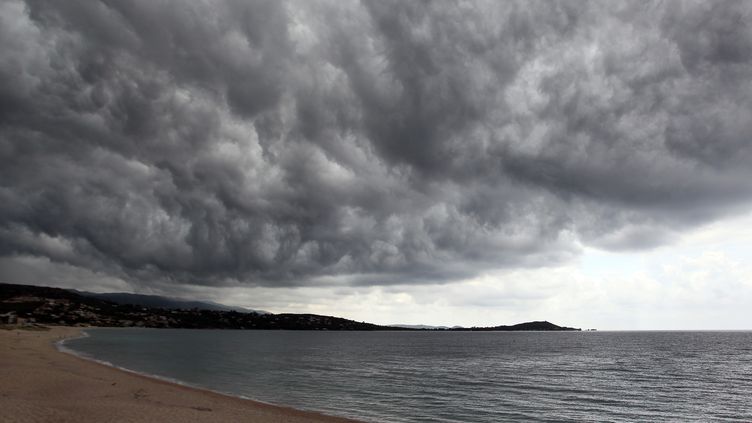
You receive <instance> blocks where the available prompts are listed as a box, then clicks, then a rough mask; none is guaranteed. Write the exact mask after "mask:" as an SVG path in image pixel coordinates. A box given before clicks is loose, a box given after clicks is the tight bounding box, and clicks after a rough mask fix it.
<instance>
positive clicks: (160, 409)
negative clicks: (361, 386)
mask: <svg viewBox="0 0 752 423" xmlns="http://www.w3.org/2000/svg"><path fill="white" fill-rule="evenodd" d="M83 330H84V328H78V327H69V326H52V327H50V328H49V330H45V331H42V330H33V331H29V330H21V329H10V330H0V409H3V410H5V412H4V414H5V416H4V418H9V420H4V421H7V422H18V423H25V422H36V421H48V420H54V421H60V422H97V421H102V420H110V421H129V422H158V421H186V422H215V421H216V422H220V421H221V422H226V421H246V422H247V421H253V422H262V423H263V422H270V423H276V422H290V423H297V422H322V423H328V422H333V423H334V422H340V423H357V422H358V421H357V420H353V419H348V418H345V417H338V416H329V415H325V414H322V413H318V412H314V411H306V410H298V409H295V408H291V407H285V406H280V405H275V404H269V403H265V402H261V401H257V400H253V399H247V398H242V397H238V396H233V395H230V394H226V393H221V392H216V391H212V390H209V389H205V388H199V387H194V386H190V385H186V384H182V383H180V382H178V381H174V382H173V381H170V380H165V379H163V378H159V377H155V376H151V375H146V374H142V373H139V372H136V371H133V370H130V369H121V368H119V367H116V366H114V365H110V364H106V363H103V362H100V361H96V360H95V359H91V358H88V357H83V356H80V355H78V354H76V353H74V352H68V351H65V350H63V349H62V348H65V346H64V343H65V341H66V340H69V339H73V338H75V337H77V336H82V334H83Z"/></svg>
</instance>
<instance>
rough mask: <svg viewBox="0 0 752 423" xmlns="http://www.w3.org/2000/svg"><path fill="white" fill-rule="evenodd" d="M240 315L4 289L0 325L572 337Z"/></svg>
mask: <svg viewBox="0 0 752 423" xmlns="http://www.w3.org/2000/svg"><path fill="white" fill-rule="evenodd" d="M242 310H244V309H241V311H239V310H238V309H233V308H231V307H227V306H224V305H221V304H216V303H208V302H201V301H184V300H176V299H172V298H168V297H159V296H151V295H138V294H122V293H112V294H92V293H88V292H80V291H76V290H68V289H60V288H49V287H41V286H33V285H12V284H0V323H14V322H33V323H39V324H52V325H72V326H114V327H149V328H196V329H287V330H451V331H457V330H468V331H568V330H579V329H574V328H568V327H562V326H557V325H555V324H553V323H549V322H546V321H538V322H527V323H520V324H517V325H512V326H489V327H473V328H462V327H452V328H446V327H433V326H407V325H406V326H396V325H395V326H381V325H376V324H373V323H366V322H356V321H354V320H348V319H343V318H341V317H333V316H321V315H317V314H293V313H282V314H272V313H267V312H260V311H255V310H249V311H247V312H245V311H242Z"/></svg>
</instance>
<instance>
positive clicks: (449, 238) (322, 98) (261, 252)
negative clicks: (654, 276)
mask: <svg viewBox="0 0 752 423" xmlns="http://www.w3.org/2000/svg"><path fill="white" fill-rule="evenodd" d="M751 10H752V4H751V3H749V2H742V1H739V2H734V1H725V2H687V1H681V2H626V3H618V2H607V3H604V2H581V1H572V2H549V1H545V2H543V1H541V2H536V1H532V2H531V1H523V2H498V1H488V2H482V1H477V2H456V3H455V2H444V1H436V2H422V1H421V2H418V1H394V2H392V1H367V2H346V1H291V2H282V1H191V2H184V1H153V0H148V1H147V0H143V1H92V0H71V1H64V2H62V1H53V0H49V1H45V0H27V1H18V0H7V1H3V2H2V3H0V163H2V166H0V256H3V257H5V258H13V257H19V258H24V259H28V258H30V257H31V258H34V257H36V258H39V259H44V260H45V262H50V263H59V264H61V265H64V266H66V267H68V268H74V269H82V270H81V271H84V270H85V271H86V272H95V273H96V274H99V275H105V276H107V277H113V278H120V279H122V280H126V281H128V282H129V283H131V284H133V285H149V284H152V283H160V284H167V285H169V284H172V283H175V284H193V285H238V284H241V285H248V286H298V285H309V286H310V285H322V284H342V285H379V284H395V283H400V284H410V283H436V282H450V281H455V280H460V279H463V278H468V277H472V276H474V275H477V274H479V273H481V272H483V271H486V270H490V269H498V268H515V267H538V266H547V265H551V264H555V263H561V262H565V261H567V260H571V259H572V258H574V257H576V256H577V255H578V253H579V251H580V250H581V248H582V247H583V246H595V247H598V248H604V249H611V250H622V249H642V248H650V247H654V246H657V245H662V244H665V243H670V242H671V241H672V239H673V238H674V237H675V235H676V234H677V233H681V231H684V230H687V229H690V228H693V227H696V226H698V225H701V224H704V223H707V222H711V221H713V220H715V219H719V218H721V217H723V216H727V215H730V214H734V213H738V212H740V211H742V210H747V209H748V208H749V203H750V200H752V184H751V183H750V181H751V180H752V165H751V164H752V119H750V116H752V115H751V114H750V113H751V112H752V30H751V29H750V27H749V25H748V22H750V11H751ZM1 262H3V263H4V262H6V261H5V259H4V260H3V261H1ZM0 273H2V272H0Z"/></svg>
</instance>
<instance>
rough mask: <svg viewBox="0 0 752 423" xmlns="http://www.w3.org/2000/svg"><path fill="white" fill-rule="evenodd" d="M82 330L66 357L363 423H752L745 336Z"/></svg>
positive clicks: (750, 343)
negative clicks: (81, 357) (75, 355)
mask: <svg viewBox="0 0 752 423" xmlns="http://www.w3.org/2000/svg"><path fill="white" fill-rule="evenodd" d="M88 332H89V334H90V335H91V336H90V337H88V338H81V339H76V340H71V341H68V342H67V343H66V344H65V345H66V347H68V348H70V349H73V350H75V351H77V352H79V353H81V354H83V355H87V356H90V357H93V358H97V359H100V360H104V361H107V362H110V363H112V364H114V365H116V366H120V367H124V368H127V369H131V370H136V371H139V372H143V373H148V374H152V375H157V376H161V377H165V378H170V379H176V380H179V381H182V382H185V383H187V384H190V385H194V386H200V387H205V388H209V389H212V390H216V391H221V392H226V393H231V394H234V395H238V396H245V397H250V398H254V399H258V400H261V401H266V402H271V403H276V404H282V405H291V406H294V407H297V408H304V409H311V410H319V411H323V412H326V413H329V414H335V415H341V416H348V417H355V418H359V419H363V420H366V421H374V422H438V421H445V422H500V421H520V420H533V421H557V422H560V421H572V422H583V421H598V422H606V421H630V422H631V421H682V422H686V421H752V333H751V332H296V331H218V330H181V329H176V330H171V329H94V330H90V331H88Z"/></svg>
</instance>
